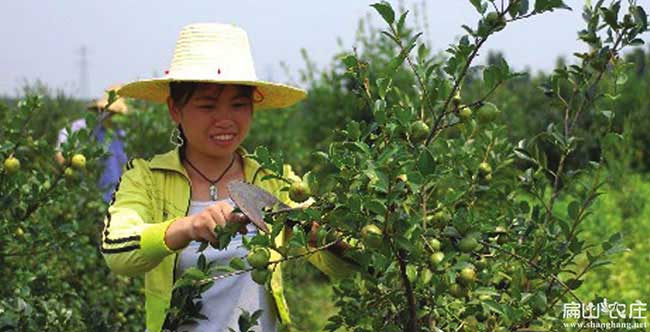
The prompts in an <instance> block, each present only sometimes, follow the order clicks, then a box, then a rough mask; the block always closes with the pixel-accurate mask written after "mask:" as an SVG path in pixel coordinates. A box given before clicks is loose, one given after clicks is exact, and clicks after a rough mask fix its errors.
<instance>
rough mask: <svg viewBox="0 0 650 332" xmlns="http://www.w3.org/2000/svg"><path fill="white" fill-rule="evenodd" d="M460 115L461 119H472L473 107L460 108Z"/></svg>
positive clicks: (464, 120) (465, 120)
mask: <svg viewBox="0 0 650 332" xmlns="http://www.w3.org/2000/svg"><path fill="white" fill-rule="evenodd" d="M458 117H459V118H460V121H463V122H467V121H469V120H471V119H472V109H471V108H469V107H467V106H463V107H462V108H461V109H460V110H458Z"/></svg>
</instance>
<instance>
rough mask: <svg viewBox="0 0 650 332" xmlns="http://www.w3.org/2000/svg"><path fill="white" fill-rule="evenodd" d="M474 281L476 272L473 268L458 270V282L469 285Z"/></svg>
mask: <svg viewBox="0 0 650 332" xmlns="http://www.w3.org/2000/svg"><path fill="white" fill-rule="evenodd" d="M475 280H476V271H475V270H474V268H471V267H465V268H463V269H462V270H460V282H461V283H463V284H464V285H469V284H471V283H472V282H474V281H475Z"/></svg>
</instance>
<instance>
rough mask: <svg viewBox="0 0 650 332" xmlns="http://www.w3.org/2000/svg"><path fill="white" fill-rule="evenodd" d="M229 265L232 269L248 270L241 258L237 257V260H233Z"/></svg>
mask: <svg viewBox="0 0 650 332" xmlns="http://www.w3.org/2000/svg"><path fill="white" fill-rule="evenodd" d="M228 265H229V266H230V267H232V268H233V269H235V270H244V269H246V263H244V260H243V259H241V258H239V257H235V258H233V259H231V260H230V263H229V264H228Z"/></svg>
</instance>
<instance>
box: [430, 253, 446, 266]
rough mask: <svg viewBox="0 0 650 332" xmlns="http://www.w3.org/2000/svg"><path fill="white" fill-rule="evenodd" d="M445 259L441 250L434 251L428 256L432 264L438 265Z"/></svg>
mask: <svg viewBox="0 0 650 332" xmlns="http://www.w3.org/2000/svg"><path fill="white" fill-rule="evenodd" d="M444 259H445V254H444V253H443V252H441V251H438V252H434V253H433V254H431V256H429V263H430V264H431V265H433V266H438V265H440V263H442V261H443V260H444Z"/></svg>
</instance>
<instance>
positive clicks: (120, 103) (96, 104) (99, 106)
mask: <svg viewBox="0 0 650 332" xmlns="http://www.w3.org/2000/svg"><path fill="white" fill-rule="evenodd" d="M119 88H120V86H119V85H113V86H110V87H109V88H108V89H106V91H105V92H106V93H104V95H103V96H102V97H101V98H99V99H95V100H93V101H91V102H90V103H88V105H87V106H86V107H87V108H88V110H91V111H103V110H104V109H106V105H107V104H108V91H111V90H118V89H119ZM106 110H107V111H109V112H114V113H120V114H125V113H126V112H128V111H129V108H128V107H127V106H126V103H125V102H124V99H123V98H117V99H116V100H115V101H114V102H113V103H112V104H111V106H109V107H108V109H106Z"/></svg>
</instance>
